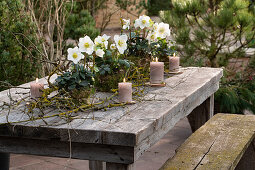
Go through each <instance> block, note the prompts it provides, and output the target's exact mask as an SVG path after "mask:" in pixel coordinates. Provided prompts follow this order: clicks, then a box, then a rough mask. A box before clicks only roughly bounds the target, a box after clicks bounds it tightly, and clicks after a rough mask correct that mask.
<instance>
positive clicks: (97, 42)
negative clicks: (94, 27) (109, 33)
mask: <svg viewBox="0 0 255 170" xmlns="http://www.w3.org/2000/svg"><path fill="white" fill-rule="evenodd" d="M102 42H103V41H102V37H101V36H100V35H99V36H97V37H96V38H95V40H94V43H95V45H96V46H98V45H100V44H102Z"/></svg>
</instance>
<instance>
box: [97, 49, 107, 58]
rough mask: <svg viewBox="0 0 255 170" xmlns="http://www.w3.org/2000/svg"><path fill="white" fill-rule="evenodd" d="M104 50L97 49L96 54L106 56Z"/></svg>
mask: <svg viewBox="0 0 255 170" xmlns="http://www.w3.org/2000/svg"><path fill="white" fill-rule="evenodd" d="M104 53H105V52H104V50H102V49H97V50H96V55H97V56H99V57H101V58H103V57H104Z"/></svg>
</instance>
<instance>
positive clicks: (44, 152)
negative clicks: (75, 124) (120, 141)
mask: <svg viewBox="0 0 255 170" xmlns="http://www.w3.org/2000/svg"><path fill="white" fill-rule="evenodd" d="M0 152H8V153H17V154H31V155H41V156H53V157H63V158H69V157H71V158H75V159H85V160H98V161H105V160H107V161H109V162H116V163H124V164H130V163H133V162H134V148H132V147H127V146H113V145H102V144H88V143H76V142H72V143H71V147H70V142H60V141H58V140H53V139H52V140H36V139H27V138H14V137H1V138H0Z"/></svg>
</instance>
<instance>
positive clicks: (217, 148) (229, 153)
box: [161, 114, 255, 170]
mask: <svg viewBox="0 0 255 170" xmlns="http://www.w3.org/2000/svg"><path fill="white" fill-rule="evenodd" d="M254 137H255V116H253V115H233V114H217V115H215V116H214V117H213V118H212V119H210V120H209V121H208V122H207V123H206V124H205V125H204V126H202V127H201V128H200V129H198V130H197V131H196V132H195V133H194V134H192V135H191V136H190V137H189V138H188V139H187V140H186V141H185V142H184V143H183V144H182V145H181V146H180V147H179V148H178V150H177V153H176V155H175V156H174V157H173V158H172V159H169V160H168V161H167V162H166V163H165V164H164V166H163V167H162V168H161V170H174V169H235V167H236V166H237V165H238V162H239V161H240V159H241V158H242V156H243V155H244V153H245V151H246V150H247V148H248V147H249V145H250V144H251V142H252V141H253V140H254ZM254 163H255V162H254Z"/></svg>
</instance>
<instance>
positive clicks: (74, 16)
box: [64, 2, 100, 40]
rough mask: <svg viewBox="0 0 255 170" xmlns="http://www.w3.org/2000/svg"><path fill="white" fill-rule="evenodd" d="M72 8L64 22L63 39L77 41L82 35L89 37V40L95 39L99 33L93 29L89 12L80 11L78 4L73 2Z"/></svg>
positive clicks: (93, 22)
mask: <svg viewBox="0 0 255 170" xmlns="http://www.w3.org/2000/svg"><path fill="white" fill-rule="evenodd" d="M70 5H72V4H70ZM72 8H73V9H72V13H71V14H70V15H69V17H68V18H67V21H66V26H65V34H64V39H68V38H71V39H74V40H78V39H79V38H81V37H83V36H84V35H89V36H90V37H91V39H94V38H96V37H97V36H98V35H99V33H100V32H99V29H97V28H95V26H96V23H95V20H94V18H93V17H92V16H91V15H90V13H89V11H88V10H84V9H82V8H81V6H80V4H78V3H75V2H74V4H73V7H72Z"/></svg>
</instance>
